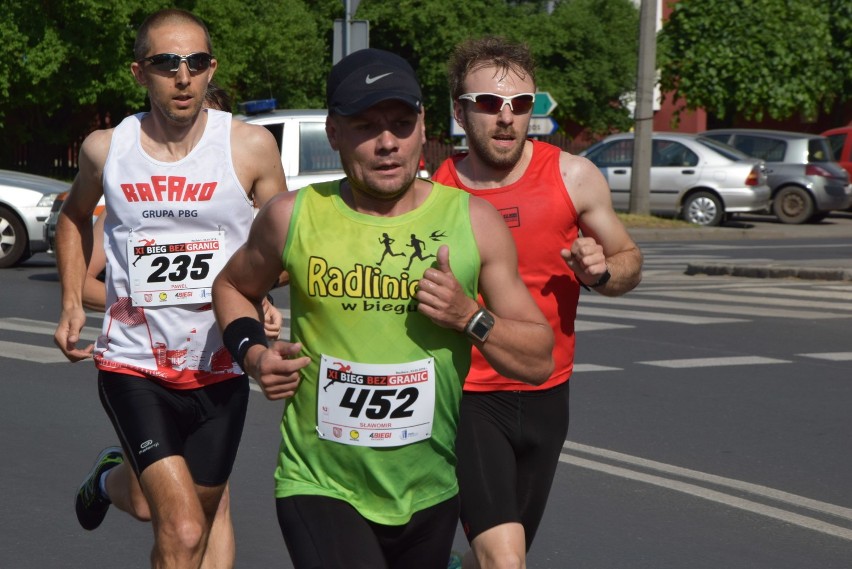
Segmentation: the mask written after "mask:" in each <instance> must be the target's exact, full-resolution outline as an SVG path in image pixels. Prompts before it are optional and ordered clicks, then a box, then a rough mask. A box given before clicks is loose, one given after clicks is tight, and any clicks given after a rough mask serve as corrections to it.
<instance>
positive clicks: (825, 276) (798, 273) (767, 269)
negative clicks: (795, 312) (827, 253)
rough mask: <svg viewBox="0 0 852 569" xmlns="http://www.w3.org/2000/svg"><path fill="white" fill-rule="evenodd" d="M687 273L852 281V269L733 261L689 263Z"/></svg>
mask: <svg viewBox="0 0 852 569" xmlns="http://www.w3.org/2000/svg"><path fill="white" fill-rule="evenodd" d="M685 274H687V275H711V276H732V277H750V278H762V279H803V280H821V281H852V269H842V268H837V267H819V266H815V267H807V266H792V265H773V264H769V265H737V264H731V263H689V264H687V266H686V272H685Z"/></svg>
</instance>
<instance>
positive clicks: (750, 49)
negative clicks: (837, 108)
mask: <svg viewBox="0 0 852 569" xmlns="http://www.w3.org/2000/svg"><path fill="white" fill-rule="evenodd" d="M831 4H836V6H835V9H837V10H842V11H844V12H845V13H846V19H845V21H842V20H843V18H842V17H840V18H838V16H837V15H836V14H834V13H833V12H832V7H831ZM849 16H850V8H849V2H848V1H845V2H844V1H842V0H832V2H801V1H799V2H794V1H789V0H739V1H737V2H729V1H723V0H681V1H680V2H678V3H677V4H676V5H675V6H674V12H672V15H671V17H670V19H669V20H668V21H667V22H666V23H665V25H664V26H663V30H662V33H661V35H660V38H659V44H658V45H659V50H658V54H659V57H658V62H659V67H660V69H661V86H662V88H663V90H664V91H671V92H674V93H675V94H676V95H677V96H678V97H683V98H685V100H686V108H690V109H695V108H700V107H703V108H705V109H707V110H708V111H710V112H712V113H714V114H716V115H717V116H719V117H726V116H731V115H735V114H737V115H741V116H743V117H745V118H748V119H756V120H761V119H763V118H764V116H767V115H768V116H769V117H772V118H773V119H786V118H789V117H792V116H798V115H802V116H805V117H809V118H811V117H815V116H816V115H817V113H818V112H819V111H820V110H828V108H829V107H830V106H831V104H832V103H833V102H834V101H835V100H836V99H837V98H838V97H842V96H843V79H842V78H841V77H840V75H839V74H842V73H844V71H842V69H843V68H845V73H846V75H847V78H846V80H847V81H848V79H849V70H850V63H849V60H848V57H849V47H850V46H849V41H850V40H849V34H848V32H849V29H850V25H852V24H850V23H849V22H850V20H849ZM832 20H841V21H840V22H835V23H834V24H832ZM832 31H834V33H835V37H832ZM838 41H845V46H843V45H837V44H836V42H838ZM848 84H849V83H848V82H847V85H848Z"/></svg>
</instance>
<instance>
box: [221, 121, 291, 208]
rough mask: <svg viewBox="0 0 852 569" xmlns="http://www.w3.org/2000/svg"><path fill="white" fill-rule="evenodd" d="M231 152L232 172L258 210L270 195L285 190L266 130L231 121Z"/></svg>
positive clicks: (275, 150)
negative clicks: (232, 159)
mask: <svg viewBox="0 0 852 569" xmlns="http://www.w3.org/2000/svg"><path fill="white" fill-rule="evenodd" d="M231 129H232V133H231V139H232V143H231V148H232V150H231V152H232V154H233V157H234V169H235V170H236V172H237V177H238V178H239V179H240V182H241V183H242V185H243V187H244V188H245V189H246V191H247V192H249V194H250V195H251V197H252V198H253V199H254V204H255V207H257V208H258V209H259V208H262V207H263V206H264V205H266V202H268V201H269V200H270V199H271V198H272V197H273V196H275V195H276V194H278V193H281V192H286V191H287V181H286V179H285V177H284V169H283V167H282V165H281V154H280V153H279V151H278V145H277V144H276V143H275V138H274V137H273V136H272V133H270V132H269V131H268V130H266V128H264V127H262V126H258V125H253V124H248V123H245V122H243V121H240V120H234V121H233V123H232V127H231Z"/></svg>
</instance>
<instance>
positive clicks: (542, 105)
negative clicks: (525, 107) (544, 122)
mask: <svg viewBox="0 0 852 569" xmlns="http://www.w3.org/2000/svg"><path fill="white" fill-rule="evenodd" d="M555 108H556V101H554V100H553V97H551V96H550V93H548V92H547V91H539V92H537V93H536V94H535V103H533V110H532V116H534V117H546V116H548V115H550V113H552V112H553V109H555Z"/></svg>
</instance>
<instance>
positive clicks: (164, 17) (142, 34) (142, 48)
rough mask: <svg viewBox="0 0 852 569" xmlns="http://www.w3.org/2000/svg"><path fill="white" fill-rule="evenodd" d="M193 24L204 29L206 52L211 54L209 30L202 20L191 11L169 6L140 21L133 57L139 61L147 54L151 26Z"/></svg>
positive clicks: (149, 46)
mask: <svg viewBox="0 0 852 569" xmlns="http://www.w3.org/2000/svg"><path fill="white" fill-rule="evenodd" d="M172 23H180V24H195V25H196V26H198V27H199V28H201V29H202V30H204V38H205V40H206V41H207V53H209V54H210V55H213V45H212V44H211V43H210V32H209V31H208V30H207V26H206V25H205V24H204V22H203V21H202V20H201V18H199V17H198V16H196V15H195V14H192V13H191V12H187V11H186V10H179V9H177V8H169V9H167V10H160V11H159V12H154V13H153V14H151V15H150V16H148V17H147V18H145V21H144V22H142V25H141V26H139V29H138V30H137V31H136V42H135V43H134V44H133V59H134V61H139V60H141V59H143V58H145V57H146V56H147V55H148V50H149V49H151V42H150V37H149V33H150V31H151V29H152V28H156V27H157V26H160V25H162V24H172Z"/></svg>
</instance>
